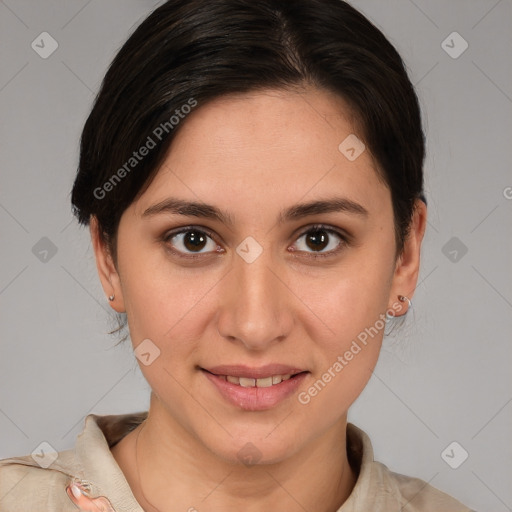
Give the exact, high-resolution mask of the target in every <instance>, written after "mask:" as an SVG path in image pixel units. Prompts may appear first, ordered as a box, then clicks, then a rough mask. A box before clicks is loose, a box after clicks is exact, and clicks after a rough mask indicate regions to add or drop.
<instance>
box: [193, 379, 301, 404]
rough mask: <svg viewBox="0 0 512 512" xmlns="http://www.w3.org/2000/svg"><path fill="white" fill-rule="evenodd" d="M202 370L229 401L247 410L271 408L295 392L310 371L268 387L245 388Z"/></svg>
mask: <svg viewBox="0 0 512 512" xmlns="http://www.w3.org/2000/svg"><path fill="white" fill-rule="evenodd" d="M202 372H203V374H204V375H205V376H206V378H207V379H208V380H209V381H210V382H212V383H213V384H214V385H215V386H216V388H217V389H218V390H219V391H220V393H221V395H222V396H223V397H224V398H225V399H226V400H227V401H228V402H230V403H231V404H233V405H234V406H236V407H239V408H240V409H245V410H246V411H264V410H266V409H271V408H272V407H274V406H276V405H277V404H278V403H279V402H281V401H283V400H284V399H285V398H287V397H289V396H290V395H292V394H293V393H295V392H296V391H297V388H298V387H299V386H300V385H301V384H302V382H303V381H304V379H305V378H306V376H307V374H308V372H303V373H299V374H297V375H296V376H295V377H291V378H289V379H288V380H284V381H282V382H280V383H279V384H274V385H272V386H269V387H268V388H258V387H251V388H243V387H242V386H239V385H237V384H232V383H231V382H228V381H227V380H224V379H223V378H222V377H219V376H217V375H214V374H213V373H209V372H207V371H206V370H202Z"/></svg>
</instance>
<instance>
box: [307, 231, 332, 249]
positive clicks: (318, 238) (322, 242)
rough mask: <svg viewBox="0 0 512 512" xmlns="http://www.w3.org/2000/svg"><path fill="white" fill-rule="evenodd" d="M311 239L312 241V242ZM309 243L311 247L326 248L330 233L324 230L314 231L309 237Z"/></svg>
mask: <svg viewBox="0 0 512 512" xmlns="http://www.w3.org/2000/svg"><path fill="white" fill-rule="evenodd" d="M309 241H312V244H311V243H309ZM307 244H308V246H309V248H310V249H318V250H322V249H325V247H327V244H328V235H327V233H326V232H325V231H323V230H317V231H312V232H311V233H310V234H309V236H308V237H307Z"/></svg>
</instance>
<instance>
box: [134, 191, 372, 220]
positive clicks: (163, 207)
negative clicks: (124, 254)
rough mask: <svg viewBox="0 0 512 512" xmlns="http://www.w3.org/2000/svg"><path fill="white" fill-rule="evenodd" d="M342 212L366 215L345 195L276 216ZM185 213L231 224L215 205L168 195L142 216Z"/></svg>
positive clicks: (366, 212) (284, 211) (297, 216)
mask: <svg viewBox="0 0 512 512" xmlns="http://www.w3.org/2000/svg"><path fill="white" fill-rule="evenodd" d="M335 212H343V213H349V214H353V215H357V216H360V217H368V215H369V213H368V210H367V209H366V208H365V207H364V206H362V205H361V204H359V203H356V202H355V201H352V200H351V199H348V198H345V197H333V198H329V199H322V200H316V201H310V202H308V203H300V204H297V205H294V206H292V207H290V208H287V209H285V210H282V211H281V212H280V214H279V216H278V222H277V223H278V224H283V223H285V222H289V221H293V220H298V219H301V218H303V217H308V216H312V215H318V214H322V213H335ZM164 213H165V214H175V215H185V216H188V217H201V218H205V219H212V220H217V221H219V222H222V223H223V224H226V225H228V226H233V225H234V222H233V217H232V216H231V215H230V214H229V213H227V212H224V211H222V210H220V209H219V208H217V207H216V206H213V205H209V204H206V203H200V202H195V201H184V200H182V199H177V198H173V197H170V198H168V199H165V200H164V201H161V202H160V203H157V204H155V205H153V206H150V207H149V208H147V209H146V210H145V211H144V213H143V214H142V216H143V217H152V216H155V215H159V214H164Z"/></svg>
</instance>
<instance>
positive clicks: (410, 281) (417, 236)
mask: <svg viewBox="0 0 512 512" xmlns="http://www.w3.org/2000/svg"><path fill="white" fill-rule="evenodd" d="M426 225H427V205H426V204H425V203H424V202H423V201H421V200H420V199H417V200H416V203H415V205H414V213H413V218H412V220H411V227H410V232H409V235H408V237H407V239H406V241H405V243H404V248H403V251H402V253H401V254H400V256H399V257H398V259H397V262H396V266H395V273H394V275H393V280H392V284H391V292H390V296H389V305H388V308H389V309H390V310H391V311H394V312H396V315H395V316H402V315H405V313H406V312H407V307H408V306H407V301H403V302H402V301H400V300H399V298H398V297H400V296H402V295H405V296H406V297H408V298H409V299H412V296H413V295H414V291H415V289H416V285H417V282H418V274H419V270H420V251H421V242H422V240H423V235H424V234H425V228H426Z"/></svg>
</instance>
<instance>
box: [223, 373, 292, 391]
mask: <svg viewBox="0 0 512 512" xmlns="http://www.w3.org/2000/svg"><path fill="white" fill-rule="evenodd" d="M291 376H292V375H291V373H289V374H287V375H272V376H271V377H264V378H262V379H251V378H249V377H233V376H232V375H225V376H222V377H223V378H224V380H227V381H228V382H231V384H237V385H239V386H242V387H243V388H254V387H258V388H269V387H270V386H274V385H275V384H280V383H281V382H282V381H284V380H288V379H290V378H291Z"/></svg>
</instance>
